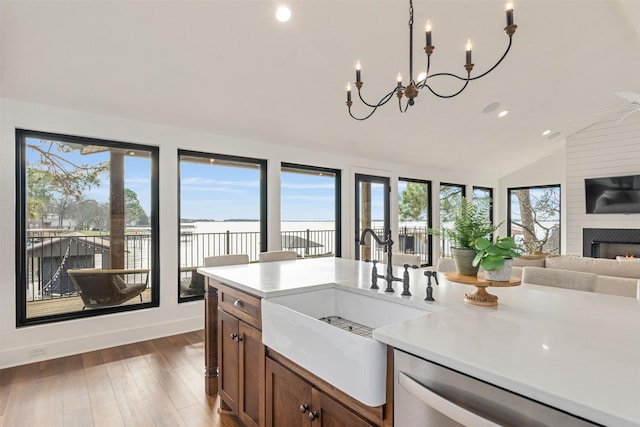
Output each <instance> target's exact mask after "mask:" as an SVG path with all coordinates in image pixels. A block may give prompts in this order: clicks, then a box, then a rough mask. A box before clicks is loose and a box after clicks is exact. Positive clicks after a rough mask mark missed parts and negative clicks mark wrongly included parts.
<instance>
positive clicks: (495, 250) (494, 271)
mask: <svg viewBox="0 0 640 427" xmlns="http://www.w3.org/2000/svg"><path fill="white" fill-rule="evenodd" d="M474 247H475V251H476V256H475V257H474V259H473V265H474V266H480V267H482V269H483V270H485V273H486V278H487V279H489V280H496V281H508V280H509V279H510V278H511V268H512V265H513V258H517V257H519V256H520V255H521V254H522V252H524V249H522V248H521V247H519V246H518V244H517V243H516V241H515V239H514V238H513V237H511V236H509V237H500V236H497V237H496V239H495V241H493V242H492V241H491V240H489V239H487V238H486V237H479V238H477V239H476V241H475V243H474Z"/></svg>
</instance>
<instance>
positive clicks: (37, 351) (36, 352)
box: [29, 345, 47, 357]
mask: <svg viewBox="0 0 640 427" xmlns="http://www.w3.org/2000/svg"><path fill="white" fill-rule="evenodd" d="M44 354H47V346H46V345H45V346H42V347H34V348H32V349H30V350H29V357H37V356H42V355H44Z"/></svg>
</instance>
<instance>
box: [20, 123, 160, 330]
mask: <svg viewBox="0 0 640 427" xmlns="http://www.w3.org/2000/svg"><path fill="white" fill-rule="evenodd" d="M16 144H17V150H16V152H17V156H16V160H17V164H16V170H17V180H18V192H17V215H16V218H17V219H16V221H17V224H16V234H17V239H16V242H17V250H16V253H17V254H18V256H17V257H16V260H17V261H16V262H17V266H16V272H17V301H16V303H17V313H18V316H17V317H18V319H17V323H18V325H19V326H24V325H29V324H35V323H44V322H51V321H59V320H65V319H71V318H77V317H86V316H93V315H97V314H102V313H106V312H114V311H124V310H135V309H139V308H147V307H152V306H157V305H158V295H159V289H158V284H159V281H158V254H159V252H158V148H157V147H149V146H143V145H137V144H128V143H121V142H113V141H104V140H97V139H90V138H81V137H74V136H68V135H58V134H51V133H43V132H33V131H27V130H17V131H16ZM78 270H81V271H78ZM87 283H90V284H91V287H87V286H85V285H86V284H87ZM85 308H86V309H85Z"/></svg>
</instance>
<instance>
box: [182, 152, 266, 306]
mask: <svg viewBox="0 0 640 427" xmlns="http://www.w3.org/2000/svg"><path fill="white" fill-rule="evenodd" d="M183 155H184V156H192V157H201V158H206V159H212V158H213V159H218V160H222V161H230V162H236V163H247V164H252V165H257V166H259V167H260V251H261V252H265V251H266V250H267V243H268V238H267V230H268V227H267V225H268V224H267V160H265V159H258V158H254V157H242V156H233V155H228V154H216V153H207V152H204V151H193V150H186V149H181V148H179V149H178V156H177V161H178V171H177V178H178V201H177V203H176V204H177V208H178V212H177V213H178V232H177V235H176V242H180V209H181V205H180V202H181V201H182V195H181V182H182V181H181V177H180V163H181V160H180V158H181V156H183ZM176 271H177V272H178V281H177V283H176V286H177V288H176V290H177V293H178V304H180V303H183V302H189V301H198V300H202V299H204V294H202V295H188V296H181V295H180V245H179V244H178V258H177V260H176ZM205 293H206V285H205Z"/></svg>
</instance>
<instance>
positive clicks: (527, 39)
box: [0, 0, 640, 177]
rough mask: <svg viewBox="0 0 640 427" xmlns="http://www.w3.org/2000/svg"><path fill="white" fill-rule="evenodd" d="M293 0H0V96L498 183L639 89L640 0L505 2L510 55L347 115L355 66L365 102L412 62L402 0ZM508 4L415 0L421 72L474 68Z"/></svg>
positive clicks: (498, 40)
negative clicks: (428, 55) (401, 99)
mask: <svg viewBox="0 0 640 427" xmlns="http://www.w3.org/2000/svg"><path fill="white" fill-rule="evenodd" d="M287 4H288V6H289V7H290V8H291V9H292V12H293V16H292V18H291V20H290V21H289V22H287V23H279V22H277V21H276V20H275V19H274V13H275V9H276V6H277V5H278V4H277V3H276V2H274V1H267V0H258V1H249V0H231V1H186V0H181V1H162V2H159V1H157V2H156V1H137V2H131V1H90V2H79V1H66V2H63V1H47V2H44V1H38V2H36V1H28V0H23V1H2V2H1V3H0V19H1V22H0V25H1V26H0V31H1V38H2V39H1V48H2V56H1V62H0V67H1V68H0V71H1V76H0V79H1V80H0V84H1V91H2V92H1V94H2V96H3V97H6V98H10V99H17V100H24V101H29V102H36V103H43V104H51V105H56V106H61V107H65V108H70V109H75V110H82V111H87V112H93V113H99V114H105V115H111V116H117V117H126V118H129V119H133V120H139V121H144V122H152V123H161V124H165V125H169V126H176V127H183V128H188V129H195V130H202V131H207V132H211V133H215V134H218V135H234V136H238V137H243V138H250V139H259V140H264V141H268V142H273V143H277V144H283V145H287V146H295V147H308V148H311V149H315V150H322V151H331V152H335V153H345V154H349V155H354V156H360V157H363V158H371V159H380V160H388V161H393V162H398V163H403V164H408V165H417V166H423V167H425V168H428V167H429V166H432V165H438V166H440V167H443V166H447V167H450V168H452V169H456V168H460V169H470V168H477V167H481V168H484V167H487V166H490V167H491V168H494V169H495V174H496V177H499V176H502V175H504V174H507V173H510V172H512V171H514V170H517V169H518V168H520V167H522V166H523V165H526V164H529V163H531V162H532V161H534V160H536V159H539V158H542V157H544V156H546V155H549V154H550V153H553V152H555V151H557V150H559V149H561V148H562V146H563V145H562V144H563V143H564V139H565V138H566V137H567V136H570V135H572V134H574V133H575V132H578V131H580V130H581V129H583V128H585V127H586V126H588V125H590V124H591V123H593V122H594V121H598V120H605V119H607V120H611V119H615V118H617V117H622V115H624V114H625V112H626V111H628V108H630V105H629V103H628V102H627V101H626V100H625V99H623V98H621V97H618V96H616V95H615V94H614V92H619V91H632V92H638V93H640V77H639V75H640V74H638V73H639V70H640V27H639V26H640V1H636V0H626V1H598V0H581V1H578V0H575V1H568V0H566V1H565V0H553V1H547V0H516V1H515V11H514V15H515V23H516V24H517V25H518V30H517V32H516V34H515V36H514V39H513V47H512V50H511V53H510V54H509V55H508V56H507V58H506V59H505V60H504V62H503V63H502V65H500V66H499V67H498V68H497V69H496V70H494V71H493V72H492V73H491V74H489V75H488V76H486V77H484V78H482V79H480V80H477V81H475V82H472V83H471V84H470V85H469V87H468V88H467V89H466V90H465V91H464V92H463V93H462V94H461V95H459V96H457V97H455V98H452V99H439V98H436V97H434V96H433V95H431V94H429V93H427V92H422V93H420V95H419V96H418V98H417V99H416V105H414V106H413V107H412V108H410V109H409V111H408V112H407V113H405V114H399V113H398V108H397V103H394V102H393V101H392V102H390V103H389V104H388V105H386V106H385V107H382V108H381V109H379V110H378V111H377V112H376V114H374V116H373V117H372V118H370V119H369V120H366V121H364V122H357V121H355V120H353V119H351V118H350V117H349V116H348V115H347V111H346V106H345V99H346V94H345V86H346V83H347V81H349V80H351V81H353V80H354V77H355V72H354V64H355V62H356V60H360V61H361V62H362V66H363V71H362V73H363V80H364V81H365V86H364V88H363V93H364V94H365V96H367V97H368V98H369V99H374V98H376V97H381V96H382V95H383V94H385V93H386V92H388V91H389V90H391V89H392V88H393V86H394V85H395V76H396V74H397V73H398V72H401V73H402V74H403V75H405V76H406V75H407V74H408V27H407V21H408V0H389V1H383V0H367V1H355V0H345V1H337V0H305V1H303V0H289V1H288V3H287ZM504 5H505V4H504V2H503V1H495V0H484V1H477V0H476V1H474V0H447V1H429V0H414V9H415V28H414V31H415V40H416V41H415V46H414V56H415V68H416V69H417V70H422V69H424V68H425V66H424V64H425V57H424V53H423V51H422V43H423V41H424V23H425V22H426V20H427V18H429V19H430V21H431V22H432V24H433V43H434V45H435V46H436V50H435V52H434V54H433V56H432V72H455V73H462V72H464V70H463V64H464V45H465V43H466V40H467V38H468V37H470V38H471V39H472V41H473V45H474V48H473V62H474V63H475V64H476V65H475V66H476V68H475V70H477V71H478V72H482V71H483V70H486V69H487V68H488V67H490V66H491V65H493V63H494V62H495V61H496V60H497V59H498V58H499V56H500V55H501V54H502V52H503V51H504V49H505V47H506V45H507V42H508V37H507V36H506V35H505V34H504V32H503V28H504V26H505V13H504V9H505V8H504ZM475 70H474V71H475ZM416 73H417V71H416ZM405 78H406V77H405ZM443 85H444V83H443ZM434 86H436V87H437V86H438V83H437V82H434ZM442 87H443V88H444V87H445V86H442ZM447 87H450V86H447ZM354 100H355V93H354ZM496 102H497V103H499V104H500V108H498V109H497V110H495V111H493V112H491V113H484V112H483V109H485V107H486V106H487V105H489V104H492V103H496ZM359 107H361V106H360V105H358V103H357V102H355V103H354V107H353V109H354V112H357V113H364V112H365V110H364V109H361V108H359ZM502 109H508V110H509V114H508V115H507V116H506V117H503V118H498V117H497V113H498V112H499V111H501V110H502ZM609 110H618V111H616V112H610V113H606V114H604V113H603V114H595V113H599V112H604V111H609ZM638 114H640V113H638ZM623 123H624V122H623ZM621 125H623V124H621ZM546 129H549V130H551V131H552V134H551V135H552V136H553V138H549V137H543V136H542V135H541V134H542V132H543V131H544V130H546Z"/></svg>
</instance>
